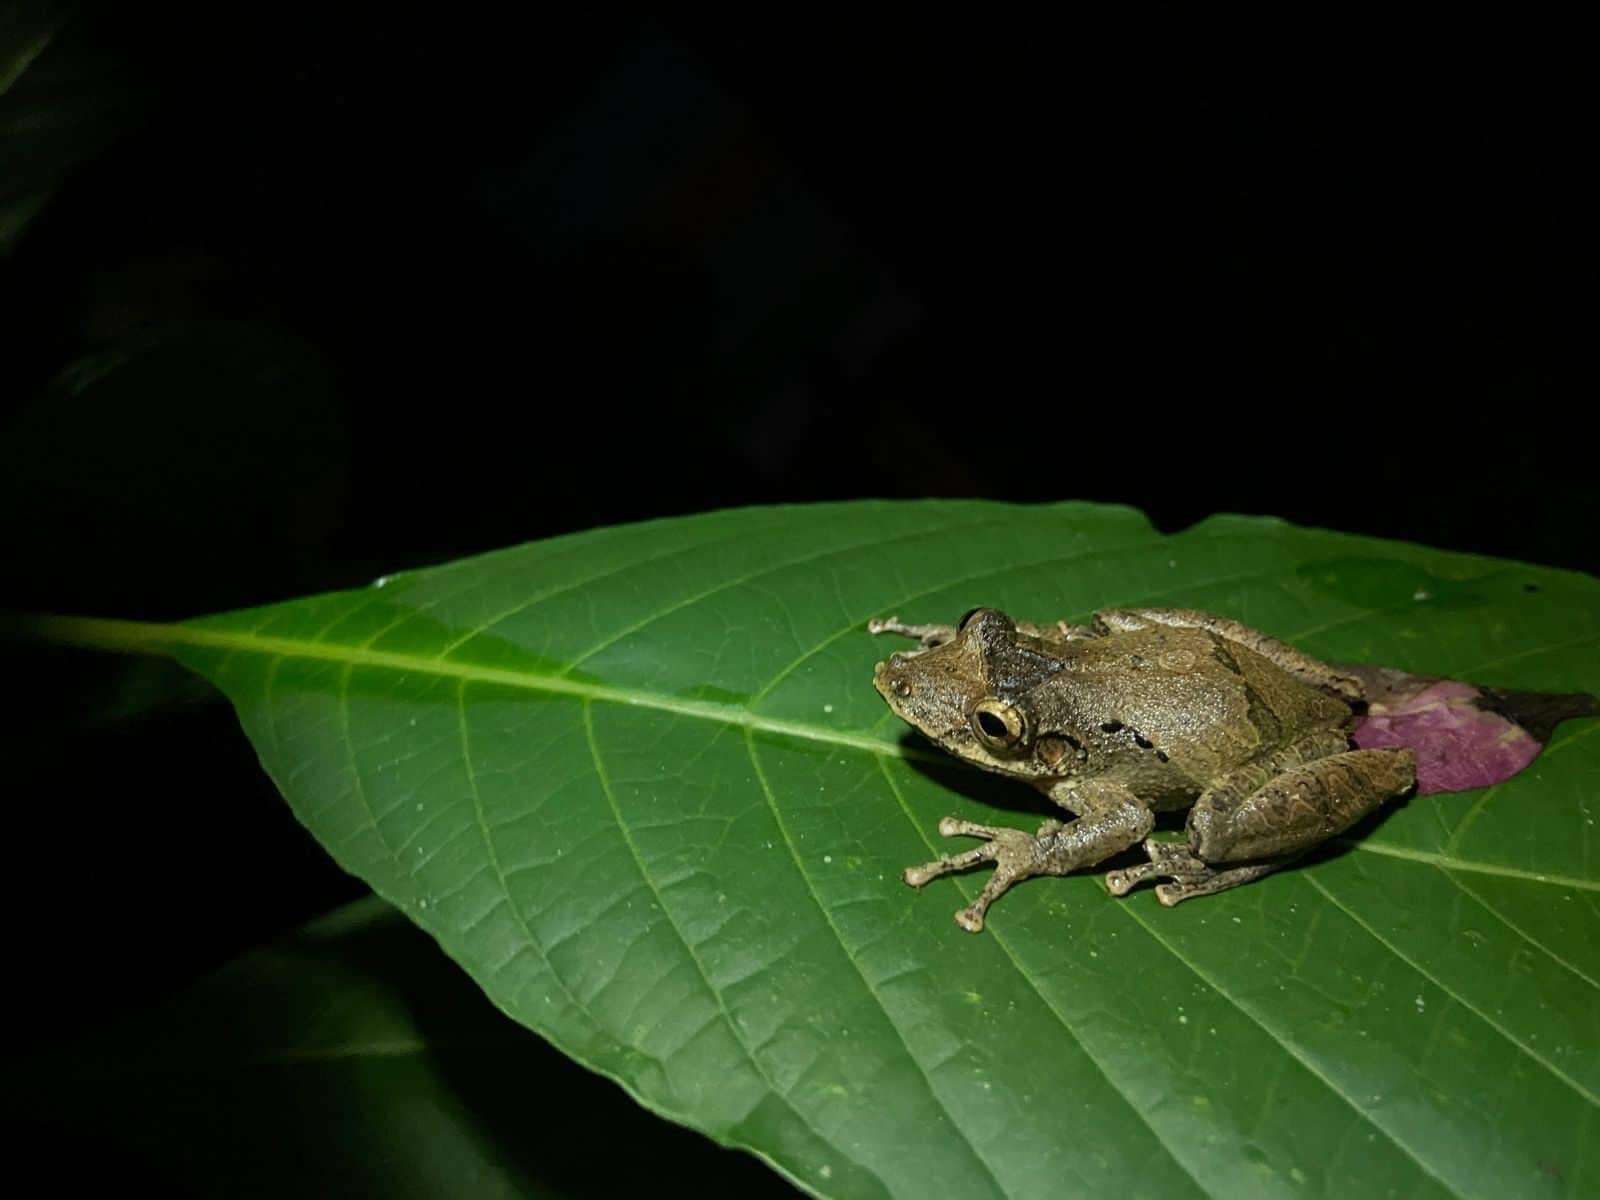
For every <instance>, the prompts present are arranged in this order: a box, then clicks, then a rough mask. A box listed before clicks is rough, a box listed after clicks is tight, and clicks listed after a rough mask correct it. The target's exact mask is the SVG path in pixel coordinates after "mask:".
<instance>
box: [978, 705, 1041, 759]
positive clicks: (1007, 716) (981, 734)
mask: <svg viewBox="0 0 1600 1200" xmlns="http://www.w3.org/2000/svg"><path fill="white" fill-rule="evenodd" d="M968 719H969V720H970V721H971V722H972V732H973V733H974V734H975V735H976V736H977V739H978V740H979V741H980V742H982V743H983V744H984V745H985V746H987V747H989V749H991V750H1012V749H1015V748H1016V747H1017V746H1018V745H1019V744H1021V742H1022V740H1023V738H1025V737H1026V736H1027V733H1028V722H1027V718H1026V717H1024V716H1023V715H1022V710H1021V709H1019V708H1017V707H1016V706H1015V705H1013V704H1007V703H1006V702H1005V701H1004V700H998V699H995V698H994V697H992V696H991V697H990V698H988V699H986V700H979V701H978V702H977V703H976V704H974V705H973V706H972V716H971V717H970V718H968Z"/></svg>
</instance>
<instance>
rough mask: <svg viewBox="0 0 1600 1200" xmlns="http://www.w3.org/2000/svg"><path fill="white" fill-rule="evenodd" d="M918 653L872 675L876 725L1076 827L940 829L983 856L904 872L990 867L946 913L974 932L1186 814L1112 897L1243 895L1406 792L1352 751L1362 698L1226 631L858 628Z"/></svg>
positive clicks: (1154, 613)
mask: <svg viewBox="0 0 1600 1200" xmlns="http://www.w3.org/2000/svg"><path fill="white" fill-rule="evenodd" d="M869 629H870V631H871V632H872V633H897V634H902V635H904V636H907V637H913V638H916V639H917V640H918V641H919V642H920V643H921V645H920V648H918V649H916V650H908V651H901V652H899V653H897V654H893V655H891V656H890V657H889V659H888V661H886V662H880V663H879V664H878V665H877V668H876V669H875V671H874V672H873V683H874V684H875V685H876V687H877V689H878V691H879V693H880V694H881V695H882V696H883V698H884V699H885V700H886V701H888V704H889V707H890V708H891V709H893V710H894V712H895V713H896V714H897V715H898V716H900V717H901V718H903V719H904V720H905V721H907V722H908V723H909V724H911V725H912V726H913V727H914V728H916V729H917V730H918V731H920V732H921V733H922V734H924V735H925V736H926V737H928V738H929V739H930V740H932V741H933V742H934V743H935V744H936V745H938V746H939V747H941V748H942V749H944V750H946V751H948V752H949V753H950V754H953V755H955V756H956V757H957V758H958V759H960V760H961V761H963V762H966V763H969V764H971V765H973V766H976V767H980V768H982V769H984V770H986V771H993V772H995V773H997V774H1000V775H1007V776H1010V777H1012V778H1014V779H1021V780H1026V781H1027V782H1028V783H1031V784H1032V785H1033V786H1034V787H1036V788H1038V789H1039V790H1040V791H1042V792H1044V793H1045V794H1046V795H1048V796H1049V797H1050V799H1052V800H1053V801H1055V802H1056V803H1057V804H1059V805H1060V806H1061V807H1062V808H1064V809H1066V810H1067V811H1068V812H1070V813H1073V814H1075V815H1076V817H1077V819H1076V820H1073V821H1068V822H1065V823H1063V822H1061V821H1055V820H1049V821H1046V822H1045V823H1044V824H1043V825H1041V826H1040V827H1039V830H1038V832H1037V833H1036V834H1028V833H1025V832H1023V831H1022V830H1018V829H1004V828H995V827H992V826H988V825H974V824H972V823H971V822H969V821H963V820H959V819H957V818H955V817H946V818H945V819H944V820H943V821H941V822H940V823H939V832H940V833H942V834H943V835H944V836H946V837H952V836H956V835H967V836H973V837H981V838H984V839H986V843H985V844H984V845H982V846H978V847H977V848H975V849H972V850H968V851H966V852H965V853H962V854H953V855H951V856H949V857H947V858H942V859H939V860H938V861H937V862H931V863H927V864H925V865H923V866H919V867H910V868H908V869H907V870H906V872H905V880H906V882H907V883H909V884H911V885H912V886H913V887H921V886H922V885H923V884H925V883H927V882H928V881H929V880H932V879H936V878H938V877H939V876H941V875H944V874H947V873H948V872H951V871H958V870H961V869H963V868H965V867H970V866H974V865H976V864H978V863H982V862H989V863H993V864H994V874H993V875H991V876H990V877H989V881H988V882H987V883H986V884H985V885H984V888H983V892H982V894H981V895H980V896H979V897H978V898H977V900H975V901H974V902H973V903H972V904H970V905H968V906H967V907H966V908H964V909H962V910H960V911H959V912H957V913H956V923H957V924H958V925H960V926H961V927H962V928H963V929H967V930H970V931H972V932H974V933H976V932H978V931H979V930H981V929H982V928H983V920H984V914H985V913H986V912H987V910H988V908H989V905H990V904H992V903H993V902H994V901H995V900H996V899H997V898H998V897H999V896H1000V895H1002V894H1003V893H1004V892H1005V891H1006V890H1007V889H1009V888H1010V887H1011V885H1012V884H1014V883H1017V882H1019V881H1021V880H1023V879H1027V878H1029V877H1030V876H1033V875H1065V874H1066V873H1068V872H1069V871H1074V870H1077V869H1079V868H1081V867H1087V866H1092V865H1093V864H1095V863H1098V862H1101V861H1102V860H1104V859H1106V858H1109V857H1110V856H1112V855H1114V854H1117V853H1118V852H1120V851H1122V850H1126V849H1127V848H1128V847H1130V846H1132V845H1133V844H1134V843H1136V842H1138V841H1140V840H1141V839H1146V838H1147V837H1148V835H1149V833H1150V831H1151V829H1152V828H1153V827H1154V824H1155V814H1156V813H1158V812H1164V811H1169V810H1177V809H1185V808H1187V809H1188V810H1189V816H1188V834H1189V837H1188V842H1187V844H1186V845H1185V844H1183V843H1173V842H1157V841H1153V840H1145V842H1144V851H1145V854H1146V855H1147V856H1148V860H1149V861H1148V862H1144V863H1140V864H1139V865H1137V866H1134V867H1131V868H1128V869H1126V870H1121V871H1113V872H1111V873H1110V874H1109V875H1108V876H1107V877H1106V882H1107V884H1108V885H1109V886H1110V889H1111V891H1112V892H1113V894H1115V895H1118V896H1121V895H1125V894H1126V893H1127V892H1128V891H1129V890H1130V889H1132V888H1133V887H1134V885H1135V884H1137V883H1139V882H1140V881H1141V880H1144V879H1147V878H1149V877H1151V876H1158V877H1162V878H1168V879H1171V880H1172V882H1171V883H1166V884H1163V885H1161V886H1159V887H1157V888H1156V895H1157V897H1158V898H1159V899H1160V900H1161V902H1162V903H1163V904H1166V905H1173V904H1177V903H1179V902H1180V901H1183V900H1187V899H1189V898H1191V897H1193V896H1205V895H1210V894H1211V893H1213V892H1220V891H1224V890H1226V889H1227V888H1231V887H1237V886H1238V885H1239V884H1241V883H1248V882H1250V881H1251V880H1253V879H1259V878H1261V877H1262V876H1263V875H1266V874H1267V873H1268V872H1270V871H1275V870H1277V869H1278V868H1279V867H1282V866H1284V865H1285V864H1287V863H1289V862H1292V861H1293V860H1294V859H1296V858H1297V857H1299V856H1300V855H1302V854H1304V853H1305V852H1306V851H1308V850H1310V849H1312V848H1313V847H1314V846H1317V845H1318V844H1320V843H1321V842H1323V841H1325V840H1326V839H1328V838H1330V837H1332V836H1334V835H1335V834H1338V833H1340V832H1342V831H1344V830H1346V829H1348V828H1349V827H1350V826H1351V825H1353V824H1355V823H1356V822H1357V821H1358V820H1360V819H1361V818H1362V817H1363V816H1365V815H1366V814H1367V813H1369V812H1371V811H1373V810H1374V809H1376V808H1378V807H1379V806H1380V805H1382V804H1383V803H1384V802H1385V801H1386V800H1388V799H1390V798H1392V797H1395V796H1398V795H1400V794H1402V793H1403V792H1405V791H1407V790H1408V789H1410V788H1411V787H1412V786H1413V785H1414V783H1415V780H1416V765H1415V761H1414V758H1413V755H1412V752H1411V751H1410V750H1353V749H1351V743H1350V740H1349V730H1350V727H1351V725H1352V724H1353V722H1354V719H1355V712H1354V709H1353V708H1352V705H1354V704H1358V703H1360V701H1361V699H1362V690H1361V684H1360V683H1359V682H1358V681H1357V680H1355V679H1354V678H1352V677H1350V676H1347V675H1343V674H1341V673H1339V672H1338V671H1336V670H1335V669H1334V668H1332V667H1330V666H1328V665H1327V664H1325V663H1321V662H1318V661H1317V660H1316V659H1314V658H1311V657H1310V656H1309V655H1306V654H1303V653H1301V652H1300V651H1298V650H1296V649H1295V648H1294V647H1292V646H1289V645H1287V644H1286V643H1284V642H1280V641H1278V640H1276V639H1275V638H1272V637H1269V636H1268V635H1266V634H1264V633H1261V632H1259V631H1257V630H1254V629H1251V628H1249V627H1248V626H1246V625H1242V624H1240V623H1239V622H1237V621H1232V620H1229V619H1227V618H1225V617H1218V616H1213V615H1211V614H1209V613H1202V612H1195V611H1192V610H1187V609H1158V608H1144V609H1113V610H1107V611H1103V612H1099V613H1097V614H1095V617H1094V619H1093V621H1092V623H1091V624H1089V625H1086V626H1076V625H1069V624H1067V623H1066V622H1061V623H1059V624H1057V625H1048V626H1046V625H1034V624H1030V623H1027V622H1021V621H1014V620H1012V619H1011V618H1010V617H1008V616H1006V614H1005V613H1002V612H999V611H997V610H995V609H992V608H978V609H973V610H972V611H971V612H969V613H967V614H966V615H965V616H964V617H962V618H961V620H960V621H959V622H958V623H957V624H956V625H953V626H952V625H905V624H902V623H901V622H900V621H899V620H898V619H897V618H893V617H891V618H889V619H887V620H882V621H873V622H872V623H871V624H870V626H869Z"/></svg>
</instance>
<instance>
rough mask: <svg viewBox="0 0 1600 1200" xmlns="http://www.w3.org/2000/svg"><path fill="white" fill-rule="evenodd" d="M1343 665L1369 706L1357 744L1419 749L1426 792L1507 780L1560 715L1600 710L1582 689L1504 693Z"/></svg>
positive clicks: (1420, 784)
mask: <svg viewBox="0 0 1600 1200" xmlns="http://www.w3.org/2000/svg"><path fill="white" fill-rule="evenodd" d="M1340 670H1341V671H1344V672H1346V673H1347V674H1350V675H1354V676H1356V677H1357V678H1358V679H1360V680H1361V683H1362V686H1363V687H1364V688H1365V690H1366V695H1367V711H1366V713H1365V714H1364V715H1363V716H1362V717H1361V719H1360V720H1359V721H1358V722H1357V724H1356V727H1355V732H1354V733H1353V734H1352V739H1353V740H1354V742H1355V744H1356V745H1357V746H1358V747H1359V748H1361V749H1363V750H1373V749H1386V748H1391V747H1396V746H1409V747H1410V748H1411V749H1412V750H1414V751H1415V752H1416V755H1417V791H1418V792H1419V793H1421V794H1423V795H1427V794H1428V793H1430V792H1461V791H1466V790H1468V789H1470V788H1480V787H1489V786H1490V785H1492V784H1496V783H1499V782H1500V781H1501V780H1503V779H1510V778H1511V777H1512V776H1513V775H1515V774H1516V773H1517V772H1518V771H1520V770H1522V768H1523V767H1525V766H1527V765H1528V764H1529V763H1531V762H1532V761H1533V760H1534V759H1536V758H1538V757H1539V752H1540V751H1541V750H1543V749H1544V744H1545V742H1547V741H1549V739H1550V733H1551V731H1552V730H1553V729H1554V728H1555V727H1556V725H1557V724H1559V723H1560V722H1561V721H1564V720H1567V719H1568V718H1571V717H1587V716H1595V715H1597V714H1600V702H1597V701H1596V699H1595V697H1593V696H1589V695H1586V694H1584V693H1581V692H1578V693H1573V694H1568V695H1558V694H1554V693H1549V692H1508V691H1501V690H1499V689H1495V688H1481V687H1477V686H1475V685H1473V684H1470V683H1463V682H1461V681H1460V680H1456V679H1435V678H1430V677H1428V676H1425V675H1408V674H1406V672H1404V671H1396V670H1393V669H1392V668H1389V667H1369V666H1360V665H1357V666H1350V665H1345V666H1341V667H1340Z"/></svg>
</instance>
